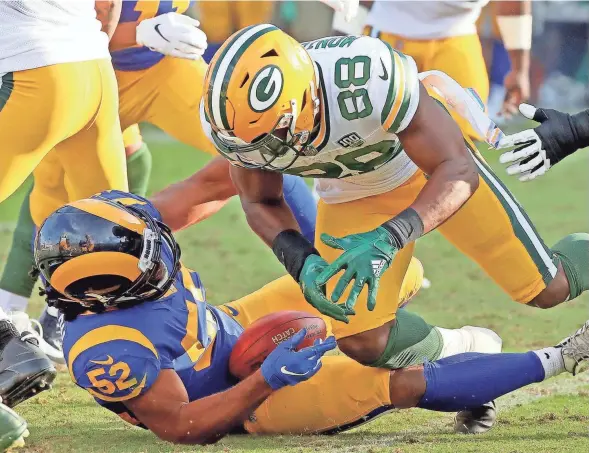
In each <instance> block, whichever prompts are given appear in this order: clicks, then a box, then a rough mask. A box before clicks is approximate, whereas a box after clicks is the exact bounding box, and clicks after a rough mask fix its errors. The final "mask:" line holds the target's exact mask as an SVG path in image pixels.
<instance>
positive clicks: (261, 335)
mask: <svg viewBox="0 0 589 453" xmlns="http://www.w3.org/2000/svg"><path fill="white" fill-rule="evenodd" d="M303 328H306V329H307V335H305V339H304V340H303V341H302V343H301V344H300V345H299V347H298V349H301V348H305V347H307V346H311V345H312V344H313V342H314V341H315V340H316V339H317V338H321V339H322V340H324V339H325V335H326V330H327V329H326V326H325V322H324V321H323V319H321V318H320V317H318V316H316V315H313V314H311V313H306V312H304V311H279V312H276V313H272V314H270V315H266V316H264V317H262V318H260V319H258V320H257V321H255V322H253V323H252V324H251V325H250V326H249V327H248V328H247V329H245V331H244V332H243V333H242V334H241V336H240V337H239V339H238V340H237V343H235V346H234V347H233V351H232V352H231V356H230V357H229V371H230V372H231V374H232V375H233V376H235V377H236V378H238V379H240V380H241V379H245V378H246V377H248V376H249V375H250V374H252V373H253V372H254V371H256V370H257V369H258V368H259V367H260V366H261V365H262V362H263V361H264V359H265V358H266V357H268V354H270V353H271V352H272V351H273V350H274V348H276V346H277V345H278V344H280V343H282V342H283V341H284V340H287V339H289V338H290V337H292V336H293V335H294V334H295V333H296V332H298V331H299V330H301V329H303Z"/></svg>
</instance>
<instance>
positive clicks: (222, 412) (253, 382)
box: [172, 370, 273, 445]
mask: <svg viewBox="0 0 589 453" xmlns="http://www.w3.org/2000/svg"><path fill="white" fill-rule="evenodd" d="M272 392H273V390H272V388H271V387H270V386H269V385H268V384H267V383H266V381H265V380H264V377H263V376H262V373H261V372H260V371H259V370H258V371H256V372H255V373H254V374H252V375H251V376H249V377H248V378H246V379H244V380H243V381H241V382H240V383H239V384H237V385H236V386H234V387H232V388H230V389H229V390H226V391H224V392H221V393H217V394H215V395H211V396H208V397H206V398H203V399H200V400H196V401H193V402H191V403H188V404H185V405H184V406H182V408H181V410H180V411H179V412H178V415H177V417H176V423H178V425H177V428H176V429H175V430H174V438H173V440H172V441H173V442H175V443H182V444H199V445H205V444H211V443H214V442H217V441H218V440H219V439H221V438H222V437H223V436H225V435H227V434H228V433H229V432H230V431H231V430H232V429H234V428H235V427H237V426H239V425H241V424H242V423H243V422H245V421H246V420H247V419H248V417H249V416H250V415H251V414H252V412H253V411H254V410H255V409H256V408H257V407H258V406H259V405H260V404H262V403H263V402H264V401H265V400H266V398H268V397H269V396H270V395H271V394H272Z"/></svg>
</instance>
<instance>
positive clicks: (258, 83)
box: [248, 65, 284, 113]
mask: <svg viewBox="0 0 589 453" xmlns="http://www.w3.org/2000/svg"><path fill="white" fill-rule="evenodd" d="M283 86H284V77H283V76H282V72H281V71H280V68H279V67H278V66H276V65H268V66H265V67H263V68H262V69H260V70H259V71H258V73H257V74H256V75H255V76H254V80H253V81H252V84H251V85H250V89H249V94H248V100H249V104H250V107H251V108H252V110H253V111H254V112H258V113H261V112H265V111H266V110H268V109H269V108H270V107H272V106H273V105H274V104H276V101H277V100H278V98H279V97H280V94H281V93H282V88H283Z"/></svg>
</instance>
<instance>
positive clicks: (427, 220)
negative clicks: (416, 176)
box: [411, 158, 479, 234]
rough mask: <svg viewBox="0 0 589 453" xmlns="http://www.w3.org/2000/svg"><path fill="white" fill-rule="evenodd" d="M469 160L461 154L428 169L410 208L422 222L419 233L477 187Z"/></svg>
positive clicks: (448, 213)
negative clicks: (456, 158)
mask: <svg viewBox="0 0 589 453" xmlns="http://www.w3.org/2000/svg"><path fill="white" fill-rule="evenodd" d="M478 184H479V178H478V173H477V171H476V167H475V165H474V163H473V162H469V159H467V158H465V159H463V160H462V161H460V160H458V161H457V160H450V161H447V162H444V163H442V164H440V165H439V166H438V167H437V168H436V169H435V170H434V172H433V173H432V175H431V177H430V178H429V180H428V182H427V183H426V184H425V186H424V187H423V189H422V190H421V192H420V193H419V195H418V196H417V199H416V200H415V201H414V202H413V204H412V205H411V208H412V209H413V210H415V212H417V214H418V215H419V217H420V218H421V221H422V222H423V234H425V233H428V232H429V231H432V230H434V229H436V228H437V227H438V226H439V225H441V224H442V223H444V222H445V221H446V220H447V219H449V218H450V217H451V216H452V215H453V214H454V213H456V211H458V210H459V209H460V207H461V206H462V205H463V204H464V203H466V201H467V200H468V199H469V198H470V197H471V196H472V195H473V194H474V192H475V191H476V189H477V188H478Z"/></svg>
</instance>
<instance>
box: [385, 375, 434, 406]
mask: <svg viewBox="0 0 589 453" xmlns="http://www.w3.org/2000/svg"><path fill="white" fill-rule="evenodd" d="M425 389H426V382H425V376H424V374H423V365H417V366H412V367H407V368H402V369H399V370H391V373H390V379H389V394H390V399H391V404H392V405H393V406H394V407H395V408H397V409H408V408H410V407H416V406H417V405H418V404H419V401H420V400H421V398H422V397H423V395H424V393H425Z"/></svg>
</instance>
